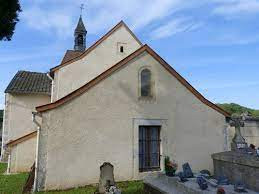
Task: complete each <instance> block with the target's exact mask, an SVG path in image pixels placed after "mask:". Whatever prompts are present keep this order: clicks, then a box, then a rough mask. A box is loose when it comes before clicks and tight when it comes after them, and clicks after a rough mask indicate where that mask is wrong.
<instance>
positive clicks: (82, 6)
mask: <svg viewBox="0 0 259 194" xmlns="http://www.w3.org/2000/svg"><path fill="white" fill-rule="evenodd" d="M83 9H84V4H83V3H82V4H81V6H80V10H81V14H80V15H82V12H83Z"/></svg>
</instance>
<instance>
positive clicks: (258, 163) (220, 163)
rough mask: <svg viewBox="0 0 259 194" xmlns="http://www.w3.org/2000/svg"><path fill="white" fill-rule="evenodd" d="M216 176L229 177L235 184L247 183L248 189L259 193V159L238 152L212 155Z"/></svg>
mask: <svg viewBox="0 0 259 194" xmlns="http://www.w3.org/2000/svg"><path fill="white" fill-rule="evenodd" d="M212 159H213V164H214V175H215V177H216V178H218V177H219V176H226V177H228V179H229V181H230V182H231V183H232V184H234V183H235V182H237V181H242V182H244V183H245V185H246V186H247V188H249V189H251V190H254V191H257V192H259V158H258V157H256V156H251V155H248V154H243V153H238V152H233V151H229V152H221V153H216V154H213V155H212Z"/></svg>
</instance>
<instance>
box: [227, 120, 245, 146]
mask: <svg viewBox="0 0 259 194" xmlns="http://www.w3.org/2000/svg"><path fill="white" fill-rule="evenodd" d="M229 124H230V126H232V127H235V135H234V138H233V139H232V143H231V150H233V151H240V150H244V149H246V148H247V147H248V146H247V143H246V141H245V138H244V137H243V136H242V135H241V132H240V128H241V127H244V121H243V120H241V119H240V118H239V117H232V118H231V120H230V123H229Z"/></svg>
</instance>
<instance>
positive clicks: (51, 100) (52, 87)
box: [47, 73, 54, 102]
mask: <svg viewBox="0 0 259 194" xmlns="http://www.w3.org/2000/svg"><path fill="white" fill-rule="evenodd" d="M47 76H48V78H49V79H50V80H51V94H50V96H51V98H50V102H53V97H54V96H53V94H54V93H53V91H54V79H53V78H52V77H51V76H50V74H49V73H47Z"/></svg>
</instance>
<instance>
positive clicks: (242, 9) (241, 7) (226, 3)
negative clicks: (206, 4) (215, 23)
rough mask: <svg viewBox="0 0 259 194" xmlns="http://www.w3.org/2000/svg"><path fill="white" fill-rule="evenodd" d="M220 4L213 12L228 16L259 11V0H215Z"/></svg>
mask: <svg viewBox="0 0 259 194" xmlns="http://www.w3.org/2000/svg"><path fill="white" fill-rule="evenodd" d="M214 2H216V3H218V6H217V7H216V8H215V9H214V10H213V13H215V14H218V15H223V16H227V17H234V16H237V15H240V14H242V15H243V14H253V13H259V1H258V0H214Z"/></svg>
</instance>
